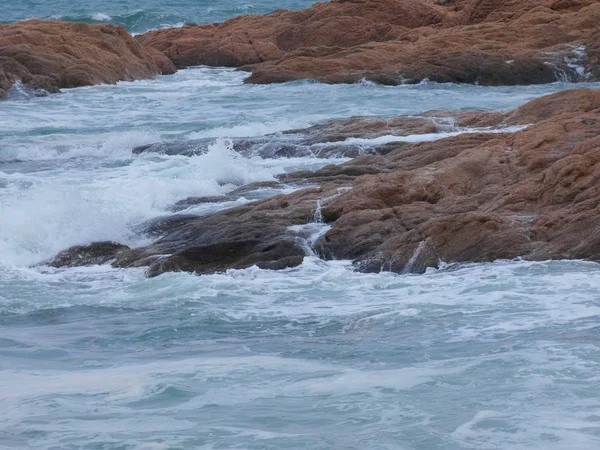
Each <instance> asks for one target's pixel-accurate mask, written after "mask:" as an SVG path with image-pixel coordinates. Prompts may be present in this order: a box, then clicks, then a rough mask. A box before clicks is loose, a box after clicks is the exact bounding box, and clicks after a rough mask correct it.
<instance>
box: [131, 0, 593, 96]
mask: <svg viewBox="0 0 600 450" xmlns="http://www.w3.org/2000/svg"><path fill="white" fill-rule="evenodd" d="M599 20H600V2H598V1H597V0H596V1H594V0H545V1H542V2H539V1H537V2H536V1H524V2H519V1H516V0H514V1H513V0H510V1H505V0H456V1H452V0H437V1H432V0H384V1H381V0H338V1H332V2H329V3H317V4H315V5H313V6H312V7H311V8H308V9H306V10H303V11H282V10H279V11H276V12H274V13H272V14H268V15H265V16H256V15H248V16H241V17H237V18H234V19H231V20H228V21H226V22H225V23H223V24H219V25H202V26H186V27H183V28H178V29H170V30H157V31H151V32H149V33H146V34H145V35H142V36H138V37H137V39H139V41H140V42H141V43H142V44H143V45H144V46H145V47H152V48H155V49H158V50H160V51H161V52H164V54H165V55H167V56H168V57H169V58H170V59H171V60H172V61H173V62H174V64H175V65H176V66H177V67H186V66H192V65H200V64H206V65H212V66H231V67H241V68H242V69H243V70H248V71H251V72H252V75H251V76H250V77H249V78H248V79H247V82H250V83H274V82H285V81H291V80H297V79H314V80H318V81H322V82H327V83H354V82H357V81H359V80H362V79H366V80H371V81H374V82H378V83H382V84H392V85H393V84H399V83H414V82H419V81H421V80H423V79H429V80H432V81H438V82H455V83H478V84H482V85H512V84H533V83H548V82H553V81H556V80H557V79H559V80H566V81H583V80H586V79H597V77H598V75H599V69H598V67H599V66H600V64H599V62H598V52H599V51H600V50H599V45H598V32H597V31H598V25H597V24H598V23H599V22H598V21H599Z"/></svg>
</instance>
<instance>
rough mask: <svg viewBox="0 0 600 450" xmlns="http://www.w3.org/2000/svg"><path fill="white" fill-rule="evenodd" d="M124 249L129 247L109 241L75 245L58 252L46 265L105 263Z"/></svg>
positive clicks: (70, 265)
mask: <svg viewBox="0 0 600 450" xmlns="http://www.w3.org/2000/svg"><path fill="white" fill-rule="evenodd" d="M125 250H129V247H127V246H126V245H122V244H117V243H115V242H110V241H105V242H94V243H92V244H90V245H76V246H75V247H71V248H69V249H67V250H64V251H62V252H60V253H59V254H58V255H56V257H55V258H54V259H53V260H52V261H50V262H49V263H48V265H49V266H51V267H79V266H94V265H97V264H106V263H107V262H109V261H111V260H113V259H115V258H116V257H117V255H119V253H121V252H123V251H125Z"/></svg>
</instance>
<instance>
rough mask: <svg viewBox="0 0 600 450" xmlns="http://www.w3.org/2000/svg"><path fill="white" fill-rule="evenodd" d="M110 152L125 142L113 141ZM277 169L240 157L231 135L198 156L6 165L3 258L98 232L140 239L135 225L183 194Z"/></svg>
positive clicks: (0, 213)
mask: <svg viewBox="0 0 600 450" xmlns="http://www.w3.org/2000/svg"><path fill="white" fill-rule="evenodd" d="M105 145H106V146H107V148H105V149H104V150H105V154H106V153H108V154H110V155H113V156H114V154H115V153H116V154H117V155H119V156H124V155H122V154H121V151H123V149H114V148H112V147H111V146H110V142H107V143H106V144H105ZM276 172H277V170H276V169H272V168H267V167H265V166H263V165H261V164H260V161H259V160H250V159H245V158H242V157H240V156H239V155H238V154H237V153H236V152H234V151H233V150H232V149H231V147H230V146H229V145H228V144H227V142H225V141H221V140H219V141H217V142H216V143H215V144H213V145H212V146H211V147H210V149H209V151H208V152H207V153H206V154H203V155H199V156H195V157H191V158H188V157H165V158H157V157H153V156H148V157H140V158H135V159H129V160H127V159H125V160H117V161H116V164H107V165H105V164H94V165H92V167H88V168H87V170H84V171H80V172H67V171H63V170H60V169H58V170H56V169H55V171H53V172H52V173H50V174H48V175H47V176H39V174H37V173H33V174H30V175H28V174H21V173H14V174H8V173H2V172H0V183H2V184H4V185H5V186H6V187H5V188H4V190H3V192H2V203H0V252H1V253H2V260H3V261H5V262H12V263H15V264H18V265H23V264H25V265H27V264H32V263H35V262H39V261H41V260H43V259H46V258H49V257H52V256H53V254H55V253H56V252H58V251H60V250H62V249H64V248H67V247H69V246H71V245H75V244H85V243H89V242H91V241H97V240H114V241H119V242H129V243H131V242H133V241H132V240H134V239H135V235H134V234H133V233H132V232H131V226H133V225H135V224H136V223H139V222H142V221H144V220H147V219H149V218H152V217H156V216H159V215H161V214H164V213H165V211H166V208H168V207H170V206H171V205H172V204H173V203H175V202H176V201H178V200H180V199H183V198H186V197H189V196H194V195H218V194H222V193H225V192H227V191H228V190H231V189H233V188H234V187H236V186H238V185H241V184H245V183H250V182H254V181H268V180H272V179H273V175H274V174H275V173H276Z"/></svg>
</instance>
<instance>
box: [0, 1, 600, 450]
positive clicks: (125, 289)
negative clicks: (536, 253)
mask: <svg viewBox="0 0 600 450" xmlns="http://www.w3.org/2000/svg"><path fill="white" fill-rule="evenodd" d="M28 3H31V4H36V2H28ZM38 3H39V2H38ZM80 3H81V2H80ZM161 3H164V2H161ZM301 3H302V2H296V3H293V2H290V4H288V5H283V4H281V5H279V6H289V7H303V6H306V5H305V4H301ZM306 3H310V2H306ZM202 4H203V3H202V2H193V5H192V4H191V3H190V4H189V5H186V3H185V2H180V3H179V4H178V5H179V7H181V5H184V6H190V8H191V9H190V11H193V8H192V7H196V6H198V5H202ZM266 4H267V3H265V2H257V3H256V4H254V6H252V8H256V9H257V10H260V9H259V8H263V7H265V8H266V6H265V5H266ZM23 5H25V4H24V3H23ZM23 5H21V3H19V4H18V5H16V6H15V7H14V8H12V9H11V11H12V13H11V14H13V16H11V17H12V18H11V17H9V18H8V19H7V20H12V19H14V18H18V17H17V16H18V15H19V14H21V15H22V14H26V13H27V14H34V13H35V14H36V15H38V16H44V15H45V14H46V15H48V14H59V15H60V14H63V13H64V14H66V13H69V14H73V15H75V16H78V15H80V14H88V13H89V14H91V15H90V17H91V18H92V19H93V20H98V21H114V20H115V19H114V18H115V17H117V16H118V15H119V14H122V13H123V11H124V10H127V8H130V7H132V4H131V3H130V2H129V3H128V2H106V3H105V5H104V6H103V7H102V8H98V7H97V5H95V6H96V7H90V8H88V7H87V6H86V4H85V2H83V3H81V4H80V5H79V6H77V7H75V8H73V7H72V5H71V9H68V8H66V7H65V8H66V9H64V11H67V12H64V11H63V10H61V7H62V6H60V2H44V3H43V5H42V6H40V5H41V3H40V4H37V7H38V9H37V10H36V9H35V8H25V7H24V6H23ZM174 5H175V4H173V5H171V4H169V5H167V4H161V5H160V6H161V8H158V6H157V7H156V10H161V11H165V14H172V13H173V10H174V9H177V7H176V6H174ZM194 5H195V6H194ZM240 5H241V3H240ZM92 6H94V5H92ZM133 6H135V5H133ZM204 6H205V7H206V5H204ZM238 6H239V5H238V3H236V2H227V4H226V6H223V5H213V7H214V8H217V9H218V10H220V11H221V10H222V11H229V12H228V13H227V14H232V12H231V11H233V10H234V9H235V8H237V7H238ZM79 7H81V10H78V9H77V8H79ZM20 8H21V9H20ZM44 8H45V9H44ZM150 9H152V8H150ZM150 9H148V10H150ZM46 10H52V11H51V12H45V11H46ZM19 11H20V12H19ZM196 11H197V10H196ZM261 11H262V10H261ZM4 14H6V11H5V12H4ZM173 14H175V13H173ZM190 14H192V13H191V12H190ZM223 14H225V13H223ZM225 15H226V14H225ZM217 16H218V15H217ZM217 16H214V17H215V18H211V20H219V19H218V17H217ZM109 17H110V18H109ZM178 17H179V16H178ZM211 17H212V16H211ZM0 18H1V19H2V20H4V19H6V17H2V16H0ZM177 20H179V19H177ZM182 20H183V19H182ZM185 20H188V19H187V18H185ZM194 20H195V19H194ZM152 26H155V25H152ZM130 29H131V30H132V31H135V29H134V28H132V27H130ZM244 76H245V74H243V73H240V72H235V71H232V70H229V69H218V68H217V69H209V68H196V69H190V70H184V71H181V72H179V73H177V74H175V75H172V76H166V77H159V78H157V79H155V80H148V81H138V82H132V83H119V84H117V85H114V86H95V87H87V88H79V89H73V90H67V91H65V92H64V93H62V94H60V95H53V96H48V97H36V96H35V95H30V94H31V93H28V92H26V91H23V90H22V89H21V90H20V89H19V86H17V87H16V88H15V90H14V92H13V94H12V95H11V98H12V100H9V101H5V102H1V103H0V405H1V406H0V412H1V413H0V448H3V449H30V448H39V449H90V450H92V449H200V448H203V449H230V448H238V449H359V450H363V449H369V450H370V449H411V450H413V449H423V450H430V449H444V450H453V449H506V450H508V449H520V448H532V449H539V450H546V449H569V450H573V449H596V448H598V447H599V446H600V425H599V424H600V392H599V391H600V388H599V386H600V384H599V381H600V379H599V376H598V373H600V372H599V368H600V367H599V364H600V352H599V349H598V341H599V339H600V328H599V326H598V319H599V316H600V296H599V292H600V266H598V265H596V264H593V263H584V262H577V261H574V262H566V261H557V262H542V263H529V262H522V261H511V262H507V261H500V262H496V263H493V264H479V265H464V266H453V265H447V266H444V267H443V268H442V269H441V270H430V271H429V272H427V273H426V274H425V275H422V276H415V275H395V274H389V273H382V274H360V273H356V272H354V271H353V270H352V267H351V265H350V263H349V262H347V261H333V262H323V261H320V260H318V259H317V258H316V257H315V256H307V258H305V261H304V263H303V264H302V265H301V266H300V267H297V268H294V269H288V270H285V271H281V272H272V271H264V270H259V269H257V268H249V269H246V270H239V271H229V272H227V273H224V274H216V275H209V276H202V277H198V276H194V275H189V274H183V273H177V274H164V275H162V276H160V277H157V278H152V279H147V278H145V276H144V272H143V270H142V269H119V270H118V269H111V268H110V267H109V266H95V267H87V268H76V269H75V268H71V269H54V268H50V267H47V266H44V265H41V266H38V265H37V264H39V263H41V262H43V261H46V260H47V259H49V258H51V257H52V256H54V255H55V254H56V253H57V252H58V251H60V250H62V249H64V248H66V247H68V246H71V245H74V244H86V243H89V242H92V241H95V240H105V239H106V240H115V241H118V242H122V243H125V244H129V245H138V244H142V243H144V242H146V241H147V240H148V237H147V236H144V235H140V234H139V225H140V224H141V223H143V222H145V221H147V220H148V219H151V218H155V217H159V216H163V215H166V214H172V207H173V205H174V204H175V203H176V202H177V201H179V200H183V199H185V198H187V197H190V196H215V195H221V194H226V193H229V192H231V191H233V190H234V189H235V188H237V187H239V186H241V185H244V184H246V183H250V182H254V181H269V180H273V179H274V177H275V176H276V175H277V174H280V173H283V172H286V171H292V170H296V169H315V168H318V167H320V166H322V165H324V164H329V163H339V162H341V161H343V160H342V159H328V160H327V159H326V160H324V159H318V158H312V157H302V158H287V159H286V158H281V159H262V158H260V157H258V156H246V157H243V156H242V155H240V154H238V153H236V152H235V151H233V150H232V147H231V145H230V143H229V141H228V138H233V137H260V136H264V135H266V134H270V133H277V132H280V131H284V130H289V129H297V128H302V127H306V126H310V125H312V124H315V123H319V122H323V121H325V120H328V119H332V118H345V117H350V116H353V115H378V116H392V115H401V114H410V115H415V114H419V113H421V112H423V111H426V110H431V109H471V108H478V109H490V110H494V109H505V108H512V107H516V106H518V105H520V104H523V103H525V102H526V101H528V100H531V99H533V98H536V97H538V96H541V95H544V94H547V93H550V92H554V91H557V90H560V89H565V88H568V87H572V86H571V85H568V84H564V83H556V84H552V85H546V86H530V87H498V88H491V87H478V86H455V85H438V84H427V83H424V84H421V85H416V86H398V87H382V86H376V85H373V84H371V83H359V84H356V85H339V86H328V85H322V84H317V83H310V82H294V83H286V84H281V85H271V86H253V85H244V84H243V78H244ZM589 86H592V87H598V85H597V84H589ZM34 94H35V93H34ZM441 125H444V124H441ZM446 125H447V124H446ZM440 128H441V129H444V130H446V129H447V131H444V132H443V133H437V134H435V135H425V136H405V137H398V136H383V137H381V138H378V139H375V140H364V141H356V142H354V141H352V142H349V143H353V144H360V145H362V144H364V145H373V144H378V143H383V142H388V141H392V140H405V141H409V142H417V141H419V140H424V139H428V140H429V139H438V138H441V137H444V136H448V135H453V134H456V133H459V132H465V131H469V130H454V129H450V128H448V127H447V126H445V127H444V126H441V127H440ZM487 131H494V130H487ZM505 131H514V130H505ZM203 138H214V139H215V140H214V142H213V143H212V144H210V147H209V149H208V151H207V152H206V153H203V154H200V155H197V156H193V157H187V156H180V155H173V156H169V155H162V154H151V153H148V154H142V155H139V156H134V155H133V154H132V149H133V148H134V147H136V146H139V145H143V144H151V143H155V142H168V141H181V140H194V139H203ZM280 138H281V139H284V137H283V136H280ZM294 188H295V187H294V186H285V187H284V188H283V190H284V191H286V192H289V191H291V190H293V189H294ZM273 192H277V191H276V190H275V191H273ZM247 201H249V199H247V198H244V197H243V196H242V197H240V198H238V199H237V200H234V201H232V200H231V199H229V200H228V201H227V203H223V204H219V203H216V204H200V205H193V206H190V207H189V208H188V209H186V210H185V213H191V214H207V213H210V212H212V211H215V210H218V209H220V208H224V207H229V206H233V205H235V204H242V203H245V202H247ZM315 208H316V213H315V220H314V223H312V224H307V225H302V226H300V225H298V226H294V227H292V230H293V231H295V232H297V233H298V234H299V235H300V236H303V237H304V238H305V239H306V241H307V254H309V255H310V248H309V244H310V242H311V240H314V239H315V238H316V237H317V236H319V235H320V234H322V233H323V232H325V231H326V230H327V225H326V224H323V223H320V218H319V215H318V205H315Z"/></svg>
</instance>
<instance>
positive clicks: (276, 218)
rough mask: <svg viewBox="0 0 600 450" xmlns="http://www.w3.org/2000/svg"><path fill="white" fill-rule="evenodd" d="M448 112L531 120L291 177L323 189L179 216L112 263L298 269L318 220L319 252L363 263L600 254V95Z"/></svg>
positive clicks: (374, 266)
mask: <svg viewBox="0 0 600 450" xmlns="http://www.w3.org/2000/svg"><path fill="white" fill-rule="evenodd" d="M436 114H437V116H438V117H439V116H441V115H442V113H441V112H436ZM448 116H451V117H453V119H454V120H455V121H456V122H457V123H460V124H462V125H463V126H464V125H467V124H470V126H473V125H475V124H482V125H483V124H485V126H494V127H498V128H501V127H505V126H512V125H528V127H527V128H525V129H523V130H521V131H517V132H514V133H508V132H506V133H489V132H474V133H466V134H461V135H458V136H453V137H449V138H445V139H439V140H436V141H429V142H421V143H416V144H409V143H401V144H394V143H390V144H387V146H388V147H389V148H388V150H389V151H388V153H386V154H379V155H365V156H361V157H358V158H356V159H354V160H352V161H349V162H347V163H344V164H340V165H329V166H325V167H323V168H322V169H320V170H317V171H315V172H299V173H292V174H286V175H284V176H282V177H280V178H281V179H282V180H283V181H286V182H289V181H293V182H296V183H309V184H311V185H314V184H319V185H320V186H319V187H310V188H306V189H302V190H299V191H296V192H293V193H292V194H288V195H278V196H276V197H273V198H269V199H266V200H259V201H256V202H254V203H250V204H246V205H243V206H239V207H235V208H231V209H228V210H225V211H221V212H218V213H216V214H213V215H210V216H205V217H196V218H193V217H189V218H187V217H186V219H185V221H183V222H180V223H178V222H177V220H174V222H173V225H172V226H169V225H168V224H167V226H165V227H162V228H161V230H160V231H161V234H163V236H162V237H161V238H160V239H159V240H157V241H156V242H154V243H153V244H151V245H149V246H147V247H143V248H138V249H131V250H124V251H121V252H119V254H118V255H117V259H116V261H115V262H114V265H115V266H117V267H138V266H149V272H148V273H149V275H152V276H153V275H158V274H160V273H163V272H168V271H180V270H182V271H190V272H195V273H198V274H202V273H211V272H215V271H223V270H226V269H229V268H245V267H249V266H251V265H255V264H256V265H258V266H259V267H263V268H270V269H280V268H285V267H292V266H295V265H297V264H300V262H301V261H302V258H303V256H304V255H305V254H306V252H307V240H306V236H307V229H306V230H305V229H304V227H311V226H313V225H315V222H316V221H321V222H322V223H324V224H328V225H330V229H329V230H328V231H327V232H326V233H325V234H324V235H322V236H321V237H320V238H319V239H318V240H316V242H314V243H312V244H313V245H312V248H313V249H314V251H316V252H317V254H319V255H320V256H321V257H322V258H325V259H328V258H335V259H351V260H353V261H354V262H355V265H356V267H357V268H358V269H359V270H363V271H379V270H391V271H394V272H422V271H424V270H425V269H426V268H427V267H436V266H438V265H439V263H440V261H443V262H447V263H453V262H459V263H460V262H483V261H493V260H495V259H505V258H507V259H512V258H516V257H523V258H525V259H529V260H545V259H590V260H596V261H598V260H600V226H598V217H599V213H600V91H599V90H591V89H577V90H570V91H564V92H560V93H557V94H553V95H550V96H546V97H543V98H540V99H537V100H535V101H533V102H530V103H528V104H526V105H524V106H522V107H521V108H518V109H516V110H514V111H509V112H505V113H485V112H462V113H458V114H457V113H453V114H450V113H448ZM402 120H403V119H398V121H399V122H398V123H400V122H401V121H402ZM369 121H373V123H375V124H377V123H378V122H377V120H375V119H365V121H364V122H361V121H360V120H359V119H356V118H355V119H353V120H351V121H347V123H346V124H345V125H343V124H344V121H338V123H337V125H338V128H337V129H341V127H343V126H346V128H347V129H348V130H349V131H351V130H356V129H357V127H358V128H360V127H359V126H358V124H361V123H362V124H363V125H364V124H366V123H368V122H369ZM390 123H391V122H390ZM406 123H410V122H406ZM350 124H352V125H350ZM330 126H331V124H330ZM361 126H362V125H361ZM367 128H368V127H367ZM382 129H386V128H385V127H383V128H382ZM412 131H414V129H412ZM339 136H341V134H340V135H339ZM310 230H312V228H311V229H310ZM310 230H309V231H310Z"/></svg>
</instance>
